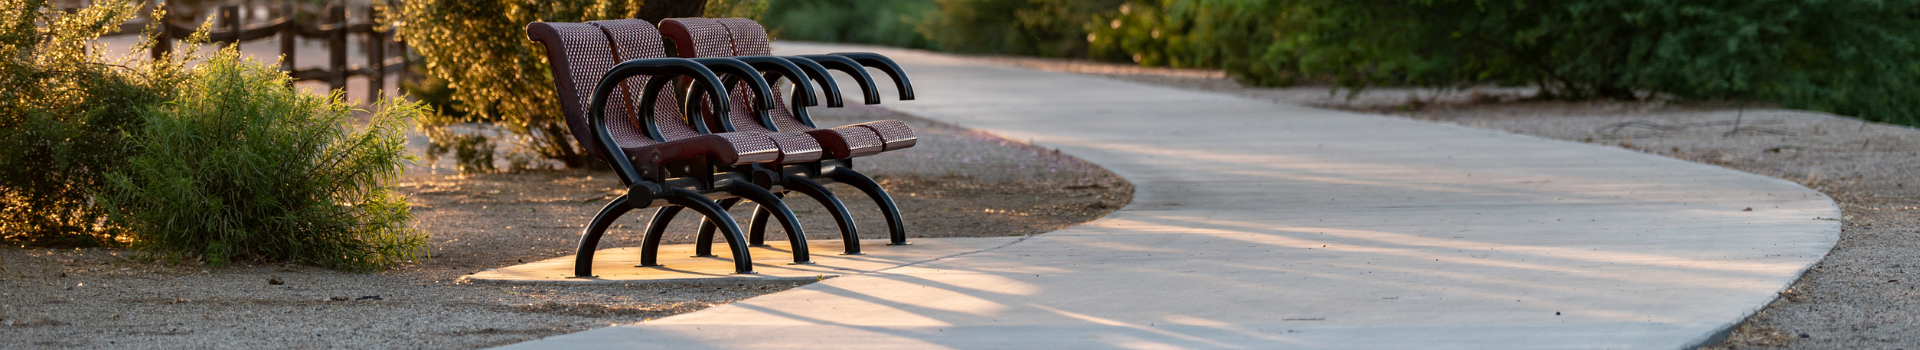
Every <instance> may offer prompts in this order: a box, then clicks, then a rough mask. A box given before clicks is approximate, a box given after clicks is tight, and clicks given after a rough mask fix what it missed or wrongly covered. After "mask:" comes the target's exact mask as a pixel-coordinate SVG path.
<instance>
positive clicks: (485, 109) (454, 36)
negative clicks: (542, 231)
mask: <svg viewBox="0 0 1920 350" xmlns="http://www.w3.org/2000/svg"><path fill="white" fill-rule="evenodd" d="M640 5H641V2H640V1H637V0H562V1H508V0H481V1H465V0H421V1H407V2H406V3H405V4H403V5H401V10H400V13H401V15H400V16H401V18H402V19H404V21H405V25H403V26H400V27H399V28H397V29H398V30H399V34H400V36H401V37H403V38H405V40H406V41H407V44H408V45H410V46H411V47H412V48H413V49H414V51H415V52H417V53H419V55H420V58H421V61H423V63H425V66H426V73H427V74H426V77H427V78H428V79H438V80H440V81H444V82H446V86H447V87H449V88H451V89H452V90H453V91H452V93H451V94H449V95H450V97H451V98H450V99H449V100H444V101H433V100H429V102H430V103H432V104H433V105H434V107H436V108H437V109H438V110H442V111H447V113H435V114H431V115H428V116H426V117H423V118H420V119H418V120H415V122H417V123H419V125H420V127H421V128H422V129H424V130H426V131H427V134H428V136H429V138H431V139H432V141H433V143H434V144H435V146H436V148H438V149H446V150H453V149H459V148H462V147H461V143H463V142H464V143H466V144H467V147H466V148H472V147H475V146H474V144H475V142H474V140H473V139H472V138H471V136H472V134H470V133H468V134H463V133H459V132H453V131H450V130H448V128H449V127H452V126H454V125H459V124H465V123H471V124H477V125H485V126H490V127H494V128H499V129H501V130H502V131H505V132H506V133H509V134H511V135H513V136H514V137H510V138H508V139H509V140H508V141H510V142H513V143H514V144H515V146H516V147H515V148H514V151H515V152H520V153H524V154H528V155H532V156H537V157H540V158H546V159H553V160H558V161H560V162H562V163H564V164H566V166H568V167H582V166H586V165H588V164H589V163H590V162H589V161H588V160H589V159H588V158H590V156H588V155H587V154H586V153H584V152H582V150H581V149H579V148H578V147H577V146H576V145H575V144H574V142H573V141H572V138H570V137H569V136H568V135H569V134H568V133H567V123H566V115H565V114H562V112H561V110H560V103H559V100H557V99H556V98H557V97H556V96H555V95H554V94H555V92H554V90H553V83H552V82H553V78H552V73H551V72H549V71H548V68H547V57H546V54H545V51H543V50H542V49H541V48H540V47H539V44H537V43H534V42H533V41H531V40H528V39H527V34H526V30H525V29H526V26H527V24H528V23H533V22H539V21H546V22H584V21H592V20H602V19H616V18H626V17H627V16H629V15H631V14H633V13H634V11H636V10H638V9H639V8H640ZM461 135H468V136H469V137H468V138H466V139H464V140H463V139H462V138H461V137H459V136H461ZM478 144H479V145H481V147H490V146H488V145H490V143H489V142H486V141H485V140H481V141H480V142H479V143H478ZM429 156H437V154H436V155H429Z"/></svg>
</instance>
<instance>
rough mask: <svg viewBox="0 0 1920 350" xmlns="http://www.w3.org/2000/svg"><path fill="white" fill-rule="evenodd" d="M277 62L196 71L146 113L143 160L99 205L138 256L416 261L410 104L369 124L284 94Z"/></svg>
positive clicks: (331, 106) (382, 112)
mask: <svg viewBox="0 0 1920 350" xmlns="http://www.w3.org/2000/svg"><path fill="white" fill-rule="evenodd" d="M290 83H291V79H290V78H289V77H288V76H287V75H286V74H285V73H283V72H281V71H280V70H279V68H278V64H277V63H266V62H255V61H252V60H249V59H245V58H242V57H240V55H239V53H238V51H236V50H234V49H231V48H230V49H226V50H221V51H220V52H218V53H216V54H214V55H213V56H212V57H211V58H210V59H208V60H206V61H204V62H201V63H199V64H198V65H197V66H195V67H194V68H193V70H192V72H191V75H190V76H189V77H188V79H187V81H186V82H184V83H183V84H181V85H180V89H179V92H178V93H179V96H178V97H177V98H175V99H173V100H170V101H168V102H166V103H164V104H160V105H156V106H153V107H150V108H147V109H146V110H144V112H143V114H144V124H145V125H144V126H143V127H142V128H141V129H140V130H139V131H138V132H137V133H134V134H133V139H134V140H135V142H134V143H135V146H136V147H137V148H138V152H136V153H134V155H132V156H131V157H129V158H128V159H127V163H126V164H125V165H123V166H122V167H121V168H119V169H117V171H115V172H113V173H111V174H109V175H108V177H107V178H108V180H109V182H110V183H111V184H112V189H111V190H110V191H106V192H105V194H104V195H103V196H101V197H100V199H101V202H102V206H103V207H105V208H106V209H107V210H108V212H109V213H110V214H111V215H110V216H111V218H112V220H113V221H114V222H115V223H117V224H120V225H124V226H125V227H127V228H128V232H129V234H130V235H131V236H132V237H133V238H134V239H133V240H132V242H133V244H134V246H135V247H138V248H141V249H143V250H146V251H150V252H154V253H158V254H159V255H161V256H165V257H174V258H190V259H204V260H205V261H206V262H208V263H211V264H213V265H223V264H226V263H227V262H229V261H232V260H235V259H247V260H263V261H289V262H295V263H302V264H311V265H317V266H322V267H329V268H337V269H346V270H368V269H374V268H379V267H384V266H389V265H392V264H394V263H396V262H400V261H405V260H409V259H412V258H414V257H416V256H417V255H419V254H420V253H421V252H422V250H423V249H424V244H425V238H424V236H423V235H421V234H419V233H417V232H415V231H413V230H411V229H409V228H408V227H407V222H408V220H409V219H410V218H411V214H410V212H409V211H408V209H407V202H406V200H405V198H404V197H403V196H401V195H399V194H397V193H395V192H394V190H393V187H392V182H393V181H394V180H395V179H396V178H397V177H398V175H399V174H400V171H401V169H402V166H403V164H404V163H402V162H403V161H405V160H407V159H409V158H410V157H409V156H408V155H407V151H406V148H405V147H404V142H405V136H404V135H403V133H404V129H405V124H404V123H405V120H407V119H408V118H413V117H417V116H419V115H421V114H424V113H425V112H426V110H425V109H423V107H422V106H421V105H419V104H416V103H407V102H400V101H398V100H388V101H385V102H381V104H380V106H378V107H379V108H378V109H377V111H376V112H375V113H373V114H372V117H371V119H369V120H368V121H366V122H365V124H364V126H358V127H356V126H354V125H353V123H350V122H349V119H348V118H349V117H350V116H351V115H352V114H353V112H354V109H353V106H352V104H350V103H348V102H344V100H345V99H344V98H341V96H340V95H339V93H338V92H336V93H335V94H334V95H333V96H332V97H331V98H328V97H323V96H316V95H309V94H305V93H302V92H300V91H297V90H295V89H293V88H291V87H290V86H291V85H290Z"/></svg>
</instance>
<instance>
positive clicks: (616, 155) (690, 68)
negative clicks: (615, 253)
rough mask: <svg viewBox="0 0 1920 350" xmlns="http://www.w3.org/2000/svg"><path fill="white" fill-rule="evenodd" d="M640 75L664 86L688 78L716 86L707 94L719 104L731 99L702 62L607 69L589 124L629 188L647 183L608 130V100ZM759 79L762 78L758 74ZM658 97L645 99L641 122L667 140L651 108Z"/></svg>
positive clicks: (723, 107) (719, 108)
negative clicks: (657, 126) (626, 81)
mask: <svg viewBox="0 0 1920 350" xmlns="http://www.w3.org/2000/svg"><path fill="white" fill-rule="evenodd" d="M735 62H738V61H735ZM741 65H743V66H744V65H745V64H744V63H743V64H741ZM636 75H652V76H655V78H654V79H651V80H653V81H661V82H662V83H661V84H663V85H664V84H665V83H664V81H667V80H671V79H670V78H667V77H668V76H686V77H690V78H693V79H694V80H695V81H699V82H703V83H706V84H708V86H712V88H711V90H714V91H709V92H707V93H710V94H714V96H718V97H719V98H720V100H719V101H723V102H724V101H726V96H727V93H726V91H725V90H721V89H720V88H719V86H721V85H719V84H720V78H719V77H718V76H715V75H714V74H713V71H712V70H709V69H707V67H706V66H705V65H703V64H700V63H699V62H695V61H692V60H687V59H683V58H642V59H636V60H630V61H626V62H620V64H619V65H615V66H613V69H609V70H607V74H605V75H602V76H601V77H600V83H599V84H598V85H597V86H595V87H594V89H593V97H592V99H591V100H590V101H591V102H590V103H589V104H588V105H587V123H588V124H591V125H592V126H593V135H594V137H596V138H598V139H600V142H597V143H598V144H599V147H600V148H601V152H604V154H606V155H607V157H606V158H607V162H609V163H613V164H612V165H613V171H614V173H616V174H618V175H620V181H622V182H625V184H626V185H627V186H634V185H635V184H641V183H646V181H645V179H643V178H641V177H640V174H638V173H637V172H636V171H635V169H634V168H633V162H632V161H629V160H627V157H626V156H625V154H626V153H625V152H624V151H622V150H621V149H620V145H619V144H616V143H615V142H613V132H612V131H610V130H608V129H607V114H606V107H607V99H608V98H610V97H611V96H612V95H613V91H614V89H619V88H620V82H622V81H625V80H626V79H627V78H630V77H633V76H636ZM755 77H758V76H757V75H755ZM663 78H664V79H663ZM648 85H649V86H651V85H653V84H651V83H650V84H648ZM657 95H658V94H654V93H649V94H646V95H645V96H641V98H640V103H641V106H646V107H648V108H639V110H640V113H639V115H640V118H641V122H642V123H643V124H645V125H647V134H648V135H647V137H651V138H653V139H654V140H655V141H665V139H663V138H661V136H660V132H659V130H658V129H655V128H654V127H653V124H654V123H653V108H650V107H651V106H653V102H654V100H655V99H656V98H657V97H658V96H657ZM714 108H715V112H717V113H723V114H724V113H727V104H726V103H719V104H717V105H716V106H715V107H714Z"/></svg>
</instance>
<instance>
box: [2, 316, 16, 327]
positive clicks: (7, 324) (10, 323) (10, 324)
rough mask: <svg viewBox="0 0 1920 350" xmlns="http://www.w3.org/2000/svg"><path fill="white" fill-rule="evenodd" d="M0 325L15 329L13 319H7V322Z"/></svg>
mask: <svg viewBox="0 0 1920 350" xmlns="http://www.w3.org/2000/svg"><path fill="white" fill-rule="evenodd" d="M0 325H6V326H7V327H13V319H11V318H9V319H7V320H5V321H0Z"/></svg>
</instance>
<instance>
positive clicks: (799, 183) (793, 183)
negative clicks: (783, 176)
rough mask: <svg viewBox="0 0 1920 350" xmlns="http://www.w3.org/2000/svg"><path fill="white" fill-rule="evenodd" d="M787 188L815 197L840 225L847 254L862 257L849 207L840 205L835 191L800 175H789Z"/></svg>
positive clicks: (857, 234) (858, 238) (841, 237)
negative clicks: (848, 210)
mask: <svg viewBox="0 0 1920 350" xmlns="http://www.w3.org/2000/svg"><path fill="white" fill-rule="evenodd" d="M786 186H787V189H791V190H794V191H795V192H800V193H802V194H806V195H807V196H808V197H813V200H816V201H820V206H823V207H827V214H831V215H833V221H834V222H835V223H838V224H840V239H841V240H844V241H846V242H847V243H846V246H847V249H846V251H845V254H847V255H860V233H859V232H858V231H855V227H854V226H853V216H851V215H848V214H847V206H846V205H845V204H841V203H840V198H839V197H834V196H833V191H828V190H827V187H826V186H821V185H820V183H818V182H813V180H808V179H807V178H806V177H801V176H799V175H787V182H786Z"/></svg>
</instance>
